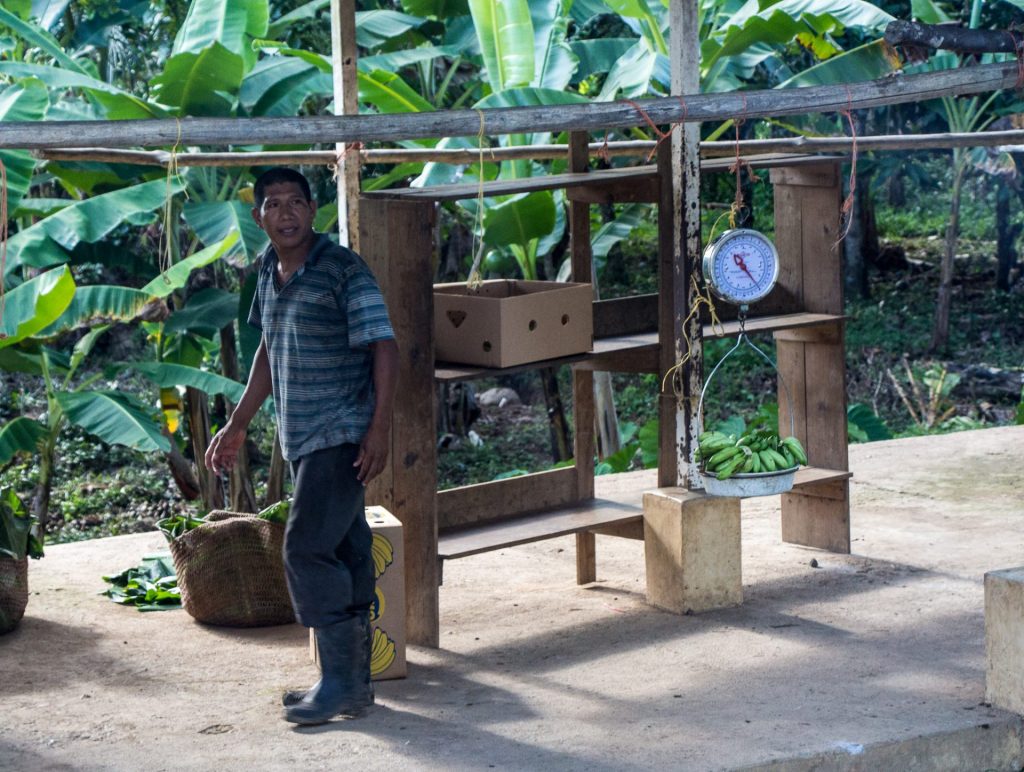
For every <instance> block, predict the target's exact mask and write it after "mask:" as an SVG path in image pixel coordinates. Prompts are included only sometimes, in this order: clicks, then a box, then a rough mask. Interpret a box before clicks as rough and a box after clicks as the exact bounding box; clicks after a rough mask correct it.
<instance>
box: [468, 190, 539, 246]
mask: <svg viewBox="0 0 1024 772" xmlns="http://www.w3.org/2000/svg"><path fill="white" fill-rule="evenodd" d="M554 227H555V200H554V197H553V196H552V195H551V191H550V190H540V191H537V192H535V193H529V194H527V195H525V196H521V197H516V198H513V199H511V200H509V201H505V202H503V203H501V204H497V205H496V206H492V207H489V208H488V209H487V212H486V214H484V243H486V244H489V245H490V246H494V247H503V246H509V245H512V244H518V245H520V246H524V247H525V246H526V245H527V244H528V243H529V242H530V241H531V240H532V239H537V238H540V237H541V236H544V235H546V234H547V233H550V232H551V229H552V228H554Z"/></svg>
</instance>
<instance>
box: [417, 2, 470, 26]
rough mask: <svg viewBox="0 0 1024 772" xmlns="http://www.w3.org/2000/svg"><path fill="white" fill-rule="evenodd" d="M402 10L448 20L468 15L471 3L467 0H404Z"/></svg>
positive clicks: (425, 16) (424, 16)
mask: <svg viewBox="0 0 1024 772" xmlns="http://www.w3.org/2000/svg"><path fill="white" fill-rule="evenodd" d="M402 10H404V11H405V12H406V13H411V14H413V15H414V16H421V17H423V18H424V19H426V18H434V19H438V20H440V21H447V20H450V19H455V18H456V17H460V16H461V17H464V16H466V14H468V13H469V4H468V3H467V0H402Z"/></svg>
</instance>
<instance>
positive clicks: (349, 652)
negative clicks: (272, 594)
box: [284, 616, 366, 725]
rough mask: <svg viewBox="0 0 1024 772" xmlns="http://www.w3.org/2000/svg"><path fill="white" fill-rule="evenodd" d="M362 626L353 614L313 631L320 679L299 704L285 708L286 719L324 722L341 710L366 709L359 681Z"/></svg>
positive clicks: (297, 721) (344, 711) (298, 721)
mask: <svg viewBox="0 0 1024 772" xmlns="http://www.w3.org/2000/svg"><path fill="white" fill-rule="evenodd" d="M364 629H365V628H364V627H363V625H362V624H361V619H360V617H359V616H353V617H350V618H349V619H346V620H345V621H344V622H338V623H337V624H333V625H330V626H328V627H318V628H316V629H315V630H314V631H313V632H314V635H315V636H316V643H317V648H318V650H319V652H320V673H321V675H320V680H319V681H318V682H317V684H316V686H314V687H313V688H312V689H310V690H309V691H307V692H306V694H305V696H303V698H302V699H301V700H300V701H299V702H298V703H296V704H294V705H289V706H288V707H286V708H285V715H284V718H285V721H289V722H291V723H293V724H305V725H313V724H323V723H326V722H327V721H330V720H331V719H332V718H334V717H335V716H337V715H339V714H341V713H350V712H358V711H361V710H364V709H365V707H366V706H365V704H364V702H365V697H364V696H363V684H362V682H361V670H362V660H363V656H364V655H363V648H364V644H363V641H362V633H363V630H364Z"/></svg>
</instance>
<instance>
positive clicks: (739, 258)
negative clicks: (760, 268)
mask: <svg viewBox="0 0 1024 772" xmlns="http://www.w3.org/2000/svg"><path fill="white" fill-rule="evenodd" d="M732 261H733V262H734V263H736V265H737V266H739V269H740V270H741V271H743V273H745V274H746V275H747V276H749V277H750V280H751V281H752V282H754V286H755V287H757V286H759V285H760V283H759V282H758V280H757V279H755V278H754V274H752V273H751V272H750V271H749V270H748V269H747V263H746V261H745V260H744V259H743V255H741V254H740V253H739V252H734V253H733V255H732Z"/></svg>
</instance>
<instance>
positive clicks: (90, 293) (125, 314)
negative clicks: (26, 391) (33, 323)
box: [35, 284, 153, 338]
mask: <svg viewBox="0 0 1024 772" xmlns="http://www.w3.org/2000/svg"><path fill="white" fill-rule="evenodd" d="M152 299H153V297H152V295H150V294H149V293H148V292H143V291H142V290H137V289H133V288H131V287H121V286H118V285H113V284H93V285H89V286H87V287H79V288H78V289H77V290H76V292H75V296H74V298H72V300H71V304H70V305H69V306H68V307H67V309H66V310H65V311H64V313H62V314H61V315H60V316H59V317H57V319H56V321H54V322H53V323H52V324H50V325H48V326H46V327H45V328H43V329H42V330H40V331H39V332H37V333H36V335H35V337H37V338H52V337H53V336H55V335H59V334H60V333H62V332H66V331H68V330H74V329H77V328H79V327H88V326H92V325H95V324H104V323H108V322H128V321H131V320H132V319H134V318H135V317H137V316H138V315H139V314H141V313H142V311H143V310H144V309H145V307H146V305H147V304H148V303H149V302H150V301H152Z"/></svg>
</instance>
